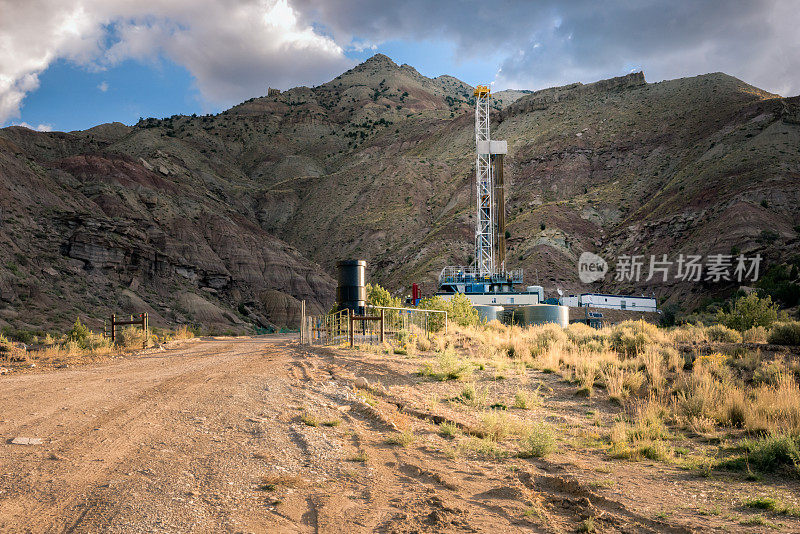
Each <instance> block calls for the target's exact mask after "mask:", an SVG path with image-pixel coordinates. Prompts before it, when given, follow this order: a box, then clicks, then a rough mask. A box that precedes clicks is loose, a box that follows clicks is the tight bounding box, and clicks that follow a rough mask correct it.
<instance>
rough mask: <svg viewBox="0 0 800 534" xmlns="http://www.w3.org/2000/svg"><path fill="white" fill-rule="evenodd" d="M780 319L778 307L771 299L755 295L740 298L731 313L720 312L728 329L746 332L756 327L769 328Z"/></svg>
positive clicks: (720, 316)
mask: <svg viewBox="0 0 800 534" xmlns="http://www.w3.org/2000/svg"><path fill="white" fill-rule="evenodd" d="M777 319H778V306H777V305H776V304H773V303H772V299H771V298H770V297H765V298H763V299H762V298H760V297H759V296H758V295H756V294H755V293H750V294H749V295H745V296H743V297H739V298H738V299H736V301H734V302H733V304H731V306H730V311H728V312H720V313H719V320H720V322H721V323H722V324H724V325H725V326H727V327H728V328H733V329H734V330H738V331H740V332H744V331H745V330H748V329H750V328H753V327H754V326H763V327H764V328H769V327H770V326H772V323H774V322H775V321H776V320H777Z"/></svg>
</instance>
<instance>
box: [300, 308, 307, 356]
mask: <svg viewBox="0 0 800 534" xmlns="http://www.w3.org/2000/svg"><path fill="white" fill-rule="evenodd" d="M305 329H306V301H305V300H301V301H300V344H301V345H302V344H303V341H305V336H304V335H303V333H304V331H305Z"/></svg>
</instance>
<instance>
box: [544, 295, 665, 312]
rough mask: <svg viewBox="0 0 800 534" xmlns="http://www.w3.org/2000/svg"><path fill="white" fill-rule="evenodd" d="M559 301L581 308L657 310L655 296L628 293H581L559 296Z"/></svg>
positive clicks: (565, 304)
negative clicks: (639, 295)
mask: <svg viewBox="0 0 800 534" xmlns="http://www.w3.org/2000/svg"><path fill="white" fill-rule="evenodd" d="M559 303H560V304H562V305H564V306H573V307H576V306H577V307H583V308H609V309H612V310H629V311H641V312H654V311H658V308H657V301H656V299H655V297H635V296H630V295H606V294H603V293H583V294H582V295H580V296H576V295H570V296H568V297H561V298H560V299H559Z"/></svg>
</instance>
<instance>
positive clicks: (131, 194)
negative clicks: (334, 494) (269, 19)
mask: <svg viewBox="0 0 800 534" xmlns="http://www.w3.org/2000/svg"><path fill="white" fill-rule="evenodd" d="M471 98H472V97H471V87H469V86H468V85H467V84H464V83H463V82H461V81H459V80H457V79H455V78H452V77H450V76H440V77H438V78H434V79H430V78H426V77H424V76H422V75H420V74H419V73H418V72H417V71H416V70H414V69H413V68H412V67H410V66H407V65H403V66H398V65H396V64H395V63H393V62H392V61H391V60H390V59H389V58H387V57H385V56H382V55H377V56H375V57H373V58H371V59H370V60H368V61H366V62H365V63H363V64H361V65H359V66H357V67H355V68H354V69H352V70H350V71H348V72H346V73H344V74H342V75H341V76H339V77H337V78H336V79H334V80H331V81H330V82H328V83H326V84H323V85H321V86H318V87H313V88H308V87H300V88H295V89H291V90H289V91H286V92H284V93H281V94H278V95H273V96H269V97H261V98H254V99H251V100H250V101H247V102H244V103H242V104H240V105H238V106H235V107H234V108H232V109H230V110H228V111H226V112H224V113H222V114H219V115H216V116H203V117H194V116H192V117H187V116H173V117H171V118H167V119H161V120H157V119H145V120H142V121H140V122H139V123H138V124H137V125H135V126H133V127H128V126H124V125H121V124H118V123H115V124H107V125H101V126H98V127H95V128H92V129H90V130H86V131H82V132H70V133H40V132H33V131H30V130H27V129H24V128H19V127H12V128H6V129H3V130H2V131H0V193H1V194H0V206H2V209H3V216H2V234H0V253H2V256H3V261H2V262H0V301H1V302H2V309H1V310H0V325H2V324H5V323H9V324H11V325H12V326H14V327H16V328H31V327H35V328H42V327H47V326H48V325H49V324H64V323H67V322H71V321H72V320H74V316H75V315H76V314H78V313H81V314H82V315H83V316H88V317H89V318H90V324H91V322H92V321H94V322H95V323H97V322H99V321H100V320H101V318H102V317H104V316H106V315H108V314H109V313H110V312H111V311H118V312H119V311H124V312H129V311H130V312H132V311H150V313H151V315H152V316H153V317H154V318H155V322H156V324H157V323H158V322H182V321H188V322H195V323H199V324H205V325H215V326H217V327H222V326H235V325H239V326H242V325H245V324H248V323H252V324H260V325H262V326H266V325H268V324H277V325H280V324H292V323H294V322H295V320H296V317H297V312H298V305H299V301H300V300H302V299H306V300H308V301H309V303H310V306H311V309H312V310H323V309H326V308H327V307H328V306H329V305H330V304H331V302H332V299H333V292H334V291H333V290H334V286H335V282H334V280H333V279H332V278H331V275H332V274H334V269H335V262H336V261H337V260H338V259H341V258H344V257H362V258H365V259H367V260H368V261H369V265H370V274H371V278H372V279H373V280H375V281H378V282H380V283H382V284H385V285H387V286H388V287H390V288H392V289H394V290H398V291H406V290H407V288H408V287H409V286H410V283H411V282H412V281H422V282H424V284H425V288H426V290H429V291H430V290H432V289H433V280H435V277H436V275H437V274H438V271H439V270H440V269H441V267H442V266H444V265H446V264H453V263H464V262H467V261H469V259H470V256H471V253H472V249H473V219H472V211H473V204H474V192H473V187H474V186H473V144H474V137H473V125H474V119H473V115H472V100H471ZM494 109H495V111H494V113H493V119H494V120H493V125H492V128H493V137H495V138H498V139H507V140H508V141H509V156H508V157H507V159H506V172H505V176H506V183H507V184H510V185H509V190H508V216H507V221H508V230H509V233H510V238H509V240H508V241H509V245H510V250H509V264H510V265H512V266H514V267H523V268H525V269H526V273H527V275H526V281H528V282H529V283H534V282H536V281H538V282H540V283H541V284H542V285H544V286H545V289H546V291H548V292H549V293H550V294H553V292H554V291H555V289H556V288H562V289H565V290H572V289H583V288H586V287H588V286H581V285H580V282H579V281H578V278H577V269H576V260H577V257H578V256H579V255H580V253H581V252H583V251H585V250H589V251H593V252H596V253H599V254H601V255H603V256H605V257H607V258H609V260H611V262H612V263H613V260H614V258H615V257H616V256H617V255H619V254H632V253H636V254H647V255H649V254H662V253H669V254H670V255H676V254H679V253H699V254H703V255H707V254H711V253H726V254H727V253H730V251H731V250H732V249H733V248H734V247H735V248H736V250H739V251H741V252H742V253H745V254H755V253H761V254H762V255H764V256H765V257H766V258H767V261H768V262H777V261H780V260H783V259H785V258H787V257H789V256H791V255H792V254H794V253H796V252H797V248H798V247H797V244H798V230H797V225H798V224H800V213H798V205H799V204H800V202H798V201H799V200H800V198H798V197H799V196H800V189H799V188H798V187H797V183H798V178H800V151H799V150H798V147H799V146H800V118H798V117H800V111H798V110H799V109H800V101H798V98H780V97H777V96H775V95H771V94H769V93H766V92H764V91H761V90H759V89H757V88H754V87H752V86H749V85H747V84H745V83H744V82H741V81H740V80H737V79H735V78H732V77H730V76H727V75H724V74H719V73H717V74H709V75H704V76H698V77H694V78H685V79H680V80H671V81H665V82H660V83H654V84H647V83H645V81H644V77H643V76H642V75H641V74H638V75H635V74H634V75H629V76H626V77H622V78H617V79H612V80H605V81H602V82H598V83H596V84H589V85H580V84H575V85H572V86H567V87H563V88H555V89H548V90H544V91H538V92H535V93H531V94H528V93H527V92H512V91H509V92H503V93H502V94H499V95H498V99H497V100H496V101H495V103H494ZM765 231H768V233H767V234H766V235H765V234H764V232H765ZM607 278H608V281H607V282H605V283H602V284H598V285H596V286H595V287H592V289H595V290H616V289H622V290H625V291H635V292H644V291H647V292H650V291H654V292H655V293H656V294H658V295H659V296H661V297H664V298H669V299H670V301H671V302H679V303H680V304H681V305H682V306H685V307H691V306H692V305H694V304H696V303H697V302H698V301H699V299H700V298H701V297H704V296H708V295H717V294H724V293H725V292H726V291H730V290H731V289H732V285H731V284H728V285H725V284H717V285H714V286H707V285H705V286H704V285H702V284H686V285H675V286H672V285H670V284H666V285H665V284H659V285H658V286H656V285H652V286H647V285H641V286H639V285H630V284H627V285H623V286H615V285H614V282H613V280H611V279H610V278H611V277H607Z"/></svg>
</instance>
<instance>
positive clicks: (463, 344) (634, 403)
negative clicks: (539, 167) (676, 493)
mask: <svg viewBox="0 0 800 534" xmlns="http://www.w3.org/2000/svg"><path fill="white" fill-rule="evenodd" d="M767 335H768V332H767V331H766V330H765V329H763V328H753V329H750V330H747V331H745V332H744V333H739V332H737V331H734V330H731V329H729V328H726V327H724V326H703V325H684V326H680V327H675V328H671V329H669V330H664V329H659V328H657V327H655V326H653V325H650V324H647V323H643V322H642V321H628V322H625V323H621V324H619V325H616V326H614V327H611V328H604V329H600V330H596V329H593V328H589V327H588V326H586V325H582V324H573V325H570V326H569V327H568V328H566V329H562V328H560V327H558V326H556V325H546V326H535V327H528V328H520V327H518V326H505V325H502V324H499V323H492V324H490V325H486V326H482V327H481V326H479V327H466V328H454V329H453V330H452V331H451V332H449V333H448V335H447V336H442V338H443V339H440V340H438V341H434V343H433V344H434V345H436V344H439V345H440V346H443V347H448V349H447V350H454V349H453V348H454V347H457V348H458V351H459V352H460V353H464V354H467V355H469V356H470V357H471V358H473V359H472V360H471V361H472V362H473V363H475V362H478V363H475V366H476V367H477V368H478V369H485V368H487V367H489V368H493V369H494V372H495V374H500V375H503V376H507V375H508V373H509V370H513V371H515V372H516V373H518V374H519V373H521V374H522V376H523V380H527V369H530V368H533V369H538V370H540V371H543V372H548V373H558V374H560V375H561V376H562V377H563V378H564V379H565V380H567V381H568V382H570V383H574V384H575V387H576V390H577V391H578V392H583V393H585V394H593V392H594V391H595V389H596V387H597V386H600V387H602V388H605V390H606V393H607V395H608V397H609V398H610V399H612V400H614V401H617V402H618V403H619V404H620V405H622V406H623V407H624V408H625V410H626V413H627V416H626V419H625V420H624V421H618V422H617V423H616V424H615V426H614V428H613V429H612V431H611V433H610V434H609V442H610V443H611V453H612V455H615V456H617V457H624V458H630V459H641V458H649V459H657V460H670V459H674V458H676V454H678V453H676V452H675V451H674V450H673V449H672V447H671V445H670V443H671V441H672V439H673V438H670V436H671V435H673V434H674V432H673V431H671V430H670V428H673V427H674V428H675V432H677V431H678V429H680V428H683V429H686V430H688V431H690V432H692V433H694V434H698V435H703V436H707V437H712V436H714V437H716V438H718V437H719V436H722V435H723V434H724V433H726V432H729V431H730V429H741V431H744V432H745V433H749V434H751V435H758V434H759V433H765V432H766V433H772V434H776V433H781V432H783V433H786V434H787V435H791V436H800V388H798V384H797V377H798V376H800V374H798V373H800V366H798V365H793V364H791V363H790V362H788V360H786V359H785V358H781V357H780V356H779V357H777V358H776V357H774V356H772V357H771V359H764V358H762V355H761V353H760V352H759V351H758V350H756V351H751V350H748V349H747V348H746V347H741V348H735V349H731V348H730V347H726V348H725V350H726V351H728V352H730V354H727V353H723V352H708V351H707V348H705V347H704V345H707V344H708V343H726V344H739V343H742V342H759V341H763V340H764V339H765V338H766V337H767ZM692 346H694V348H692ZM681 349H682V350H681ZM687 349H690V350H688V351H687ZM436 365H438V367H433V366H432V367H431V376H435V377H437V378H439V379H453V378H454V377H455V376H460V374H461V373H460V372H455V373H452V374H451V373H450V372H449V370H450V369H456V371H457V370H458V369H459V367H460V366H463V365H466V364H465V361H464V360H463V359H459V358H458V357H457V356H454V355H453V354H452V353H450V354H447V355H444V356H443V355H440V356H439V358H438V359H437V363H436ZM468 376H469V375H468ZM443 377H447V378H443ZM536 397H538V394H537V395H536V396H535V397H534V398H532V397H531V393H530V392H529V391H527V390H525V389H518V390H517V391H516V392H515V394H514V402H513V406H514V407H515V408H518V409H530V407H531V406H532V405H535V404H536V403H538V402H539V399H538V398H536ZM458 398H459V399H460V400H461V401H462V402H463V403H464V404H467V405H470V406H473V407H476V408H479V409H484V408H486V406H487V405H488V404H489V399H488V390H487V389H486V388H485V387H484V388H480V387H479V386H477V385H475V384H474V383H469V384H467V385H465V386H464V388H463V389H462V391H461V395H460V396H459V397H458ZM514 421H515V420H514V419H513V418H511V417H509V414H508V413H506V412H501V411H498V412H489V413H484V414H483V415H482V416H481V420H480V424H479V428H478V429H477V430H478V431H480V432H481V433H482V435H485V436H486V438H485V439H484V440H482V441H483V442H490V443H494V444H499V443H502V442H503V441H504V440H506V439H508V438H509V437H510V436H512V435H514V436H518V438H519V436H522V435H523V433H522V431H521V430H520V428H519V425H518V423H515V422H514ZM740 435H741V434H740ZM519 439H520V440H522V439H523V438H519ZM478 445H479V443H473V444H472V445H470V446H464V447H466V449H470V448H471V449H481V448H482V449H484V450H485V452H486V454H485V455H488V456H492V455H494V454H495V453H496V452H497V451H496V450H495V451H494V452H492V450H494V449H492V446H489V445H487V444H486V443H483V444H480V447H478ZM520 448H521V449H522V448H524V447H522V446H520ZM490 449H492V450H490ZM473 452H474V450H473ZM679 454H685V453H679ZM687 464H688V462H687Z"/></svg>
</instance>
